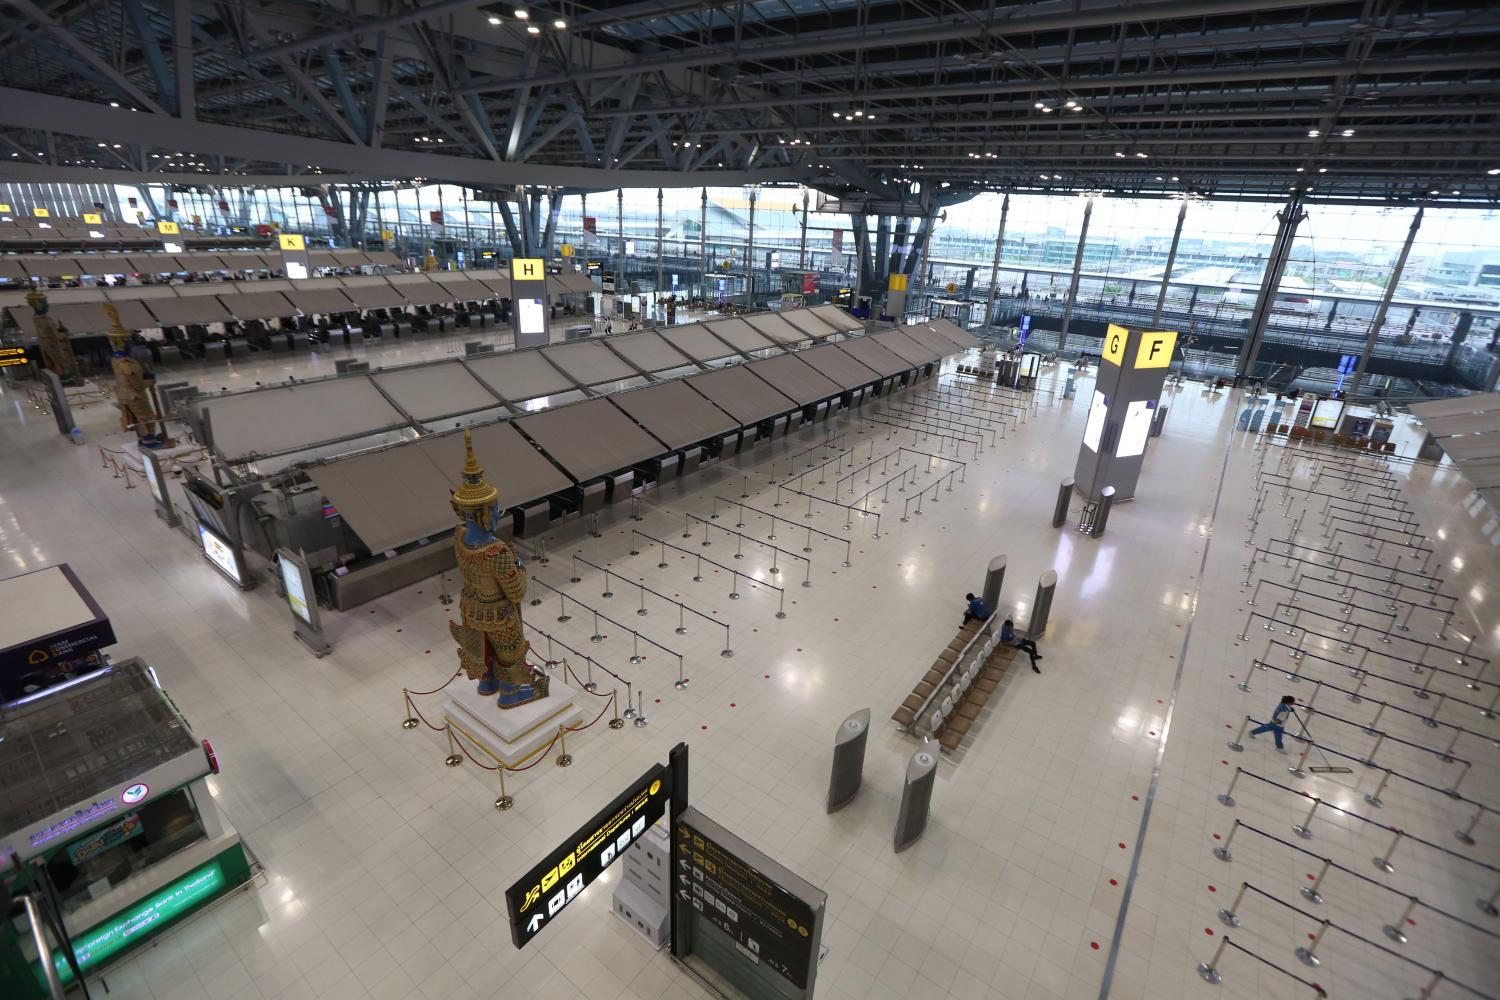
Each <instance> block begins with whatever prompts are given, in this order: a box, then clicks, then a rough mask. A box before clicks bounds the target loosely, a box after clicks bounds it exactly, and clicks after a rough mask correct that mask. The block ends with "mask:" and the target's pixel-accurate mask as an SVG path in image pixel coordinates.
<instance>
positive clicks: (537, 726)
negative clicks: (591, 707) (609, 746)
mask: <svg viewBox="0 0 1500 1000" xmlns="http://www.w3.org/2000/svg"><path fill="white" fill-rule="evenodd" d="M453 687H454V689H455V690H454V691H453V693H452V694H450V695H449V696H448V703H447V705H446V706H444V708H443V717H444V718H445V719H447V720H448V722H450V723H452V724H453V729H454V732H455V733H457V734H458V735H459V736H460V737H467V738H468V739H470V740H472V741H473V742H475V743H477V744H479V745H480V746H482V747H484V748H485V749H486V750H488V751H489V752H490V753H492V754H494V755H495V756H496V757H498V758H500V759H501V760H502V761H504V762H505V765H506V766H507V767H515V766H517V765H519V764H524V763H528V762H529V761H530V758H531V756H532V755H533V754H534V753H536V752H537V751H538V750H540V749H541V748H542V747H544V746H546V745H547V744H548V743H550V742H552V737H553V736H555V735H557V727H558V726H562V725H567V726H575V725H577V724H578V723H580V722H582V721H583V717H584V711H583V709H582V708H579V707H578V705H577V704H576V701H577V699H578V692H577V691H576V690H574V689H573V688H570V687H568V685H566V684H561V683H558V681H557V680H556V678H554V679H553V681H552V685H551V687H550V688H549V689H548V690H549V691H550V692H551V693H550V694H548V695H547V697H545V698H542V699H541V700H539V701H533V702H529V703H527V704H525V705H518V706H517V707H515V708H507V709H501V708H500V706H499V705H497V704H496V703H495V699H496V697H497V695H493V694H491V695H480V694H479V692H478V691H476V690H475V685H474V684H473V683H472V682H469V683H463V682H462V681H460V683H459V684H456V685H454V686H453Z"/></svg>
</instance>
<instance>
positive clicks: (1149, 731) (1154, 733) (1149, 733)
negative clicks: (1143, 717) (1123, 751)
mask: <svg viewBox="0 0 1500 1000" xmlns="http://www.w3.org/2000/svg"><path fill="white" fill-rule="evenodd" d="M1146 735H1147V736H1155V735H1156V730H1154V729H1148V730H1146Z"/></svg>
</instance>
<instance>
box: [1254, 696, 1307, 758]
mask: <svg viewBox="0 0 1500 1000" xmlns="http://www.w3.org/2000/svg"><path fill="white" fill-rule="evenodd" d="M1296 704H1297V696H1296V695H1290V694H1289V695H1286V696H1284V697H1283V698H1282V699H1281V701H1280V703H1279V704H1277V706H1276V711H1274V712H1272V713H1271V721H1270V722H1268V723H1266V724H1265V725H1264V726H1257V727H1256V728H1254V729H1252V730H1250V737H1251V739H1254V738H1255V737H1257V736H1259V735H1260V734H1261V733H1274V734H1275V738H1276V749H1277V750H1279V751H1281V752H1282V753H1286V746H1285V745H1284V744H1283V743H1282V742H1281V738H1282V737H1283V736H1284V735H1286V720H1287V717H1288V716H1290V715H1291V714H1292V706H1294V705H1296Z"/></svg>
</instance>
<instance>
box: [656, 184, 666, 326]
mask: <svg viewBox="0 0 1500 1000" xmlns="http://www.w3.org/2000/svg"><path fill="white" fill-rule="evenodd" d="M663 197H664V196H663V194H662V191H661V188H657V189H656V301H657V303H658V304H660V303H661V281H662V274H661V271H662V226H663V224H664V221H665V214H664V210H663V208H662V198H663ZM662 310H663V312H662V318H663V320H665V318H666V312H665V310H666V307H665V306H662Z"/></svg>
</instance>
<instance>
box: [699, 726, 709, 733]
mask: <svg viewBox="0 0 1500 1000" xmlns="http://www.w3.org/2000/svg"><path fill="white" fill-rule="evenodd" d="M699 728H701V729H703V730H704V731H705V732H706V731H707V730H708V727H707V726H700V727H699Z"/></svg>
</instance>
